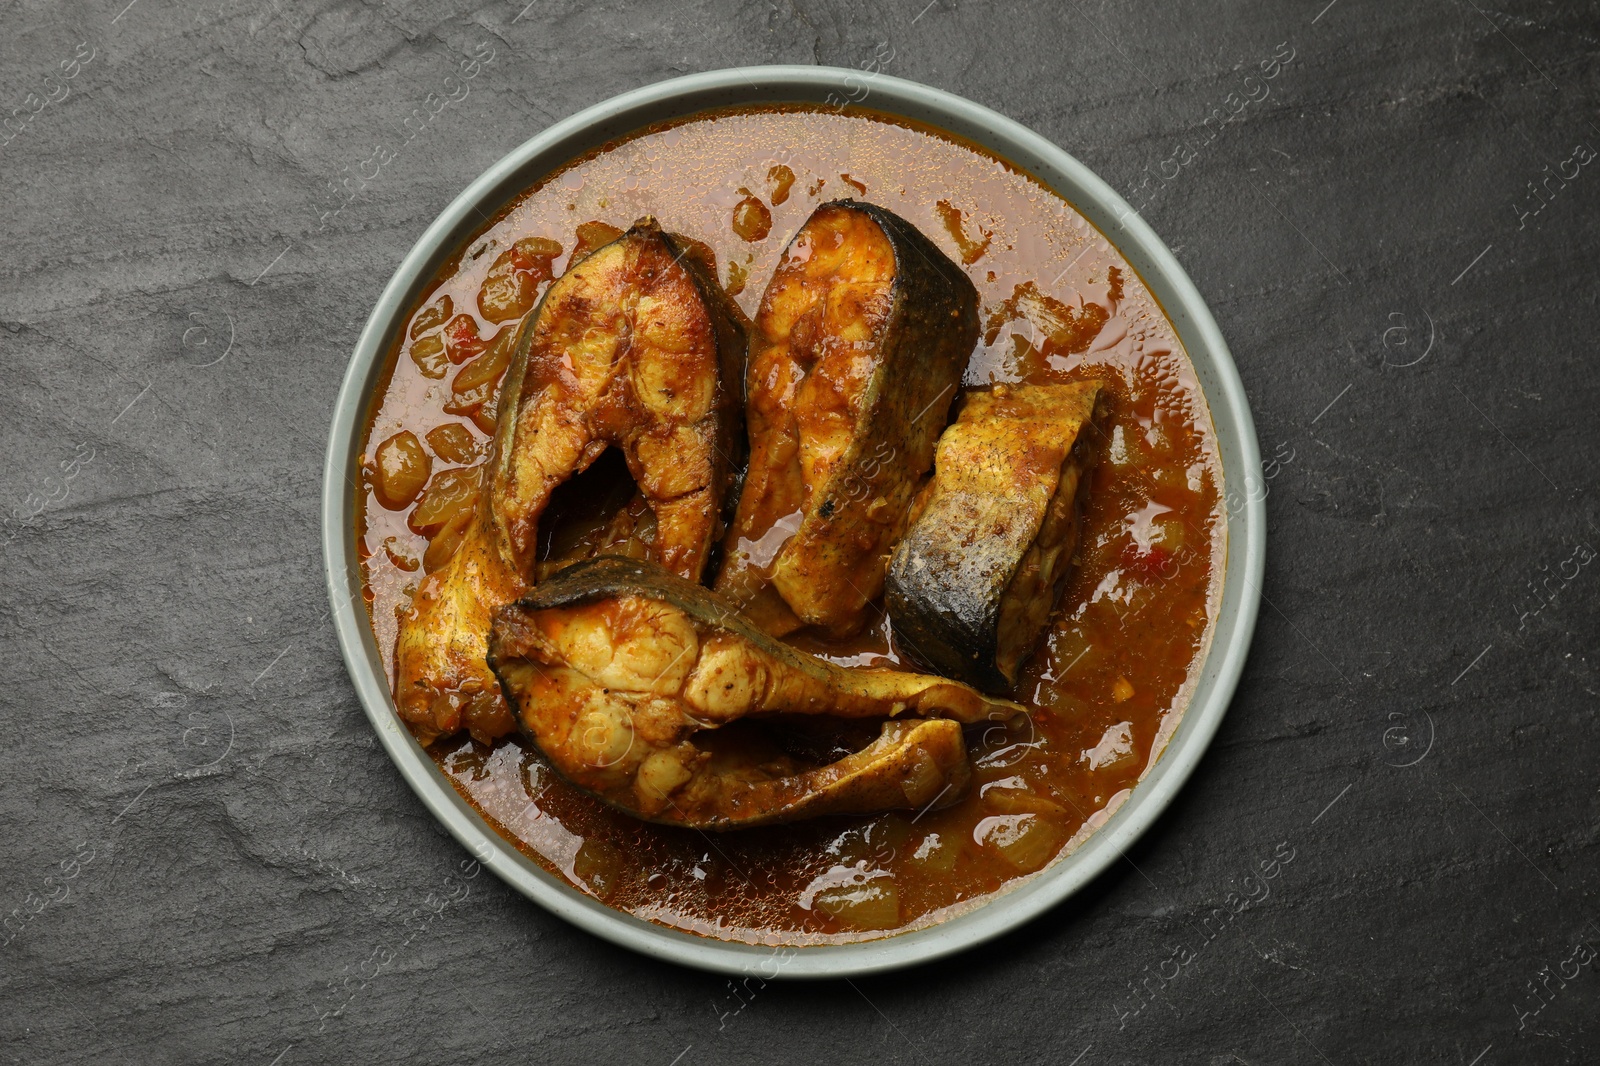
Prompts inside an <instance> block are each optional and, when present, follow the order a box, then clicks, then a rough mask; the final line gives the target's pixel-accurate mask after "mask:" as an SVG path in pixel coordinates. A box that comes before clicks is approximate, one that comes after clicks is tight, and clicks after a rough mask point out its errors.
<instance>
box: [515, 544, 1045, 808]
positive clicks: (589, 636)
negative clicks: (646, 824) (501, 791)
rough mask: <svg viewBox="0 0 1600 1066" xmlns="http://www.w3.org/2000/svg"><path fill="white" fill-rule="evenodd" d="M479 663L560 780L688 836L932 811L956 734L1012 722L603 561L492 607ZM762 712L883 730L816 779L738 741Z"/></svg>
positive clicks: (947, 790)
mask: <svg viewBox="0 0 1600 1066" xmlns="http://www.w3.org/2000/svg"><path fill="white" fill-rule="evenodd" d="M489 663H490V665H491V666H492V667H493V669H494V671H495V674H496V676H498V677H499V679H500V683H501V685H502V686H503V687H504V689H505V694H506V698H507V699H508V700H509V701H510V702H511V704H512V705H513V707H514V708H515V709H516V713H517V716H518V720H519V721H520V723H521V725H522V727H523V730H524V732H526V733H527V734H528V736H529V737H530V738H531V739H532V740H533V742H534V743H535V744H537V745H538V747H539V749H540V750H541V751H543V752H544V754H545V755H546V756H547V757H548V758H549V759H550V761H551V763H552V764H553V765H554V766H555V768H556V769H557V770H559V771H560V772H561V773H562V774H563V775H564V776H565V777H567V778H568V779H569V780H571V781H572V782H573V783H574V784H576V785H578V786H579V787H581V788H584V789H587V790H588V791H590V792H592V793H594V794H595V795H597V796H598V797H600V798H601V799H602V800H604V801H605V802H607V803H609V804H611V805H612V806H615V807H618V808H620V809H622V810H624V811H627V812H629V813H630V814H633V815H636V816H637V817H640V818H644V819H647V820H649V821H654V822H661V823H664V824H669V825H680V826H689V827H693V828H697V829H734V828H739V827H742V826H754V825H765V824H770V823H775V822H791V821H797V820H799V819H803V818H812V817H816V816H818V815H823V814H864V813H871V812H875V811H883V810H892V809H897V808H919V807H925V806H928V805H930V804H934V803H939V804H941V805H948V804H949V803H953V802H955V801H956V800H958V799H959V798H960V797H961V795H962V793H963V791H964V790H965V788H966V786H967V784H968V782H969V780H970V778H971V767H970V765H969V763H968V761H967V752H966V745H965V742H964V740H963V738H962V733H961V724H960V723H963V722H979V721H986V720H991V719H1000V720H1009V719H1011V718H1013V717H1014V716H1016V715H1018V714H1024V713H1026V712H1025V711H1024V710H1023V708H1022V707H1020V706H1018V705H1017V704H1015V703H1011V702H1009V701H1007V700H998V699H993V698H990V697H987V696H984V695H983V694H981V693H979V692H977V691H975V690H974V689H972V688H969V687H968V686H966V685H963V684H961V683H959V682H955V681H950V680H947V679H945V678H942V677H933V676H928V675H923V674H914V673H908V672H905V671H901V670H891V669H877V668H874V669H846V668H844V667H840V666H835V665H834V664H832V663H830V662H827V661H826V660H823V659H818V658H815V657H813V656H810V655H807V654H805V653H804V652H800V651H797V650H795V649H794V648H791V647H789V646H787V645H785V644H782V643H779V642H778V641H777V640H775V639H774V638H772V637H770V636H769V635H767V634H766V633H764V632H763V631H762V630H760V629H759V628H757V627H756V626H754V625H752V624H751V623H750V622H749V621H748V620H747V619H745V618H744V617H742V616H741V615H740V614H739V613H738V612H737V611H736V610H735V609H734V607H733V606H732V605H731V604H730V603H728V601H726V600H725V599H723V598H722V597H720V596H718V595H716V594H715V593H713V592H711V591H709V590H708V589H705V588H703V587H702V586H699V585H695V584H692V583H690V582H688V581H685V580H683V579H682V578H680V577H677V576H676V575H674V574H671V573H669V572H668V571H666V570H664V569H662V568H661V567H660V566H658V565H656V564H654V563H650V562H647V561H640V560H634V559H623V558H619V557H611V556H607V557H602V558H599V559H594V560H590V561H586V562H581V563H576V564H574V565H573V566H571V567H568V568H567V569H566V570H563V571H562V572H561V573H559V574H557V575H555V576H554V577H552V578H551V579H550V580H549V581H547V582H546V583H544V584H543V585H540V586H539V587H538V588H536V589H534V590H533V591H532V592H530V593H528V594H527V595H525V596H524V597H522V599H520V600H519V601H518V602H516V603H514V604H510V605H507V606H505V607H502V608H500V609H499V610H498V611H497V612H496V613H495V622H494V629H493V632H492V634H491V636H490V639H489ZM777 714H789V715H828V716H834V717H836V718H856V719H862V718H866V719H879V718H882V719H886V721H885V722H884V723H883V726H882V730H881V732H880V734H879V735H878V737H877V739H876V740H874V741H873V742H872V743H870V744H868V745H867V746H866V747H865V748H863V749H861V750H860V751H856V752H854V753H852V754H850V755H847V756H845V757H844V758H841V759H839V760H838V761H836V762H833V763H829V764H827V765H823V766H816V765H811V764H806V763H803V762H800V761H799V760H797V759H795V758H794V757H792V756H790V755H788V754H786V753H784V752H782V751H780V750H778V749H777V748H776V747H775V746H774V745H772V744H770V743H762V742H761V740H760V739H759V738H757V737H753V736H752V735H751V733H750V731H747V730H741V729H740V727H741V726H747V725H749V724H750V723H749V722H745V721H741V720H744V719H751V718H759V717H761V716H769V715H777Z"/></svg>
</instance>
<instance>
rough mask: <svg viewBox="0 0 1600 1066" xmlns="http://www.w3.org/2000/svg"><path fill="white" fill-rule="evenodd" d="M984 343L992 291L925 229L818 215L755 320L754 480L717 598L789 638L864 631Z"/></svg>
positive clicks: (750, 478)
mask: <svg viewBox="0 0 1600 1066" xmlns="http://www.w3.org/2000/svg"><path fill="white" fill-rule="evenodd" d="M977 336H978V294H977V291H976V290H975V289H974V288H973V286H972V283H971V282H970V281H969V280H968V279H967V277H966V275H965V274H963V273H962V272H961V270H960V268H958V267H957V266H956V265H955V264H954V263H952V262H951V261H950V260H949V259H948V258H946V257H945V255H944V254H943V253H942V252H940V251H939V249H938V248H936V247H935V246H934V245H933V244H932V242H930V241H929V240H928V239H927V238H926V237H924V236H923V235H922V234H921V233H919V232H918V231H917V230H916V228H915V227H913V226H912V225H911V224H910V223H908V222H906V221H905V220H904V219H901V218H900V217H898V216H897V215H894V214H892V213H891V212H889V211H885V210H884V209H883V208H881V207H875V206H873V205H871V204H864V203H856V202H854V201H850V200H838V201H834V202H832V203H826V204H823V205H822V206H820V207H818V208H817V209H816V211H815V212H813V213H812V215H811V217H810V218H809V219H808V220H807V221H806V223H805V225H804V226H802V227H801V228H800V231H799V232H798V233H797V234H795V236H794V239H793V240H791V241H790V242H789V245H788V247H786V248H785V249H784V252H783V257H782V259H781V260H780V262H779V264H778V268H777V271H776V272H775V273H774V275H773V277H772V282H771V284H769V285H768V286H767V291H766V293H765V294H764V295H763V296H762V300H761V307H760V310H759V312H758V313H757V315H756V320H755V327H754V332H753V335H752V338H751V355H750V367H749V370H748V372H747V375H746V381H745V393H746V412H745V416H746V421H747V424H748V427H749V432H750V466H749V470H748V472H747V474H746V476H745V482H744V487H743V490H742V491H741V494H740V498H739V507H738V511H737V513H736V514H735V516H734V521H733V525H732V526H731V528H730V529H729V531H728V535H727V538H726V541H725V549H726V559H727V561H726V563H725V565H724V567H723V571H722V573H721V574H720V575H719V577H718V579H717V584H716V587H717V590H718V591H719V592H722V593H724V594H725V595H727V596H728V597H730V598H731V599H733V600H734V602H736V603H738V604H740V605H741V607H742V608H743V609H744V610H745V611H746V612H747V613H748V614H749V615H750V617H751V618H752V619H753V620H754V621H756V623H757V624H759V625H761V626H762V627H763V628H764V629H766V630H767V631H768V632H770V633H772V634H774V635H778V636H782V635H784V634H785V633H788V632H792V631H793V630H795V629H797V628H799V627H800V626H802V625H813V626H817V627H820V628H821V629H822V630H824V631H825V632H827V633H829V634H830V635H834V636H842V635H847V634H849V633H850V632H852V631H854V630H856V629H858V628H859V627H860V625H861V624H862V622H863V621H864V620H865V616H866V608H867V605H868V604H869V603H870V602H871V601H873V600H874V599H876V598H877V597H878V595H879V594H880V593H881V592H882V590H883V579H884V570H885V567H886V566H887V563H888V553H889V546H890V545H891V544H892V543H893V542H894V540H895V539H896V538H897V537H898V536H899V534H900V532H901V529H902V527H903V525H904V521H905V517H906V511H907V507H908V505H909V504H910V502H911V499H912V497H913V496H914V495H915V493H916V490H917V486H918V483H919V482H920V481H921V480H922V478H923V476H924V475H925V474H926V473H927V472H928V469H929V467H930V466H931V465H932V463H933V446H934V442H935V441H936V440H937V439H938V436H939V432H940V430H942V429H943V428H944V425H945V421H946V417H947V414H948V411H949V406H950V402H951V401H952V400H953V399H954V397H955V393H956V388H957V386H958V384H959V383H960V380H961V374H962V372H963V370H964V369H965V367H966V363H967V359H968V357H969V356H970V355H971V353H972V348H973V345H974V343H975V342H976V340H977Z"/></svg>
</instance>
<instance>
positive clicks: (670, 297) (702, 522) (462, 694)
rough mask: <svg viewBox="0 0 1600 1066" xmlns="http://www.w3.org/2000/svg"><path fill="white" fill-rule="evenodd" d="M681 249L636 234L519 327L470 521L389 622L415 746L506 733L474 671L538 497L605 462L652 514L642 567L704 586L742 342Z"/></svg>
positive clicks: (519, 563) (509, 594) (733, 447)
mask: <svg viewBox="0 0 1600 1066" xmlns="http://www.w3.org/2000/svg"><path fill="white" fill-rule="evenodd" d="M694 245H698V242H693V244H691V243H690V242H687V241H685V239H684V238H680V237H675V236H673V235H670V234H667V233H664V232H662V230H661V229H660V227H659V226H657V225H656V223H655V221H654V220H652V219H646V220H643V221H641V222H639V223H637V224H636V225H635V226H634V227H633V228H632V229H630V230H628V231H627V232H626V233H625V234H623V235H622V236H621V237H619V238H617V239H616V240H614V241H612V242H610V243H608V244H605V245H603V246H601V247H600V248H597V249H596V250H594V251H593V252H592V253H590V254H589V255H588V256H587V257H586V258H584V259H583V260H582V261H581V262H579V263H578V264H577V265H576V266H573V267H571V268H569V269H568V271H567V272H566V274H564V275H563V276H562V277H561V278H560V279H558V280H557V281H555V282H554V283H553V284H552V285H551V286H550V288H549V289H547V290H546V292H545V294H544V297H543V299H541V300H540V302H539V305H538V307H536V308H535V309H534V311H533V313H532V314H531V315H530V316H529V317H528V319H527V320H526V321H525V322H524V323H523V325H522V328H521V332H520V333H519V334H518V337H517V347H516V352H515V354H514V355H513V357H512V361H511V364H510V366H509V367H508V368H507V371H506V375H505V378H504V380H503V381H502V383H501V386H500V394H499V398H498V401H497V407H496V418H497V429H496V434H495V440H494V446H493V449H492V452H491V454H490V458H489V460H488V466H487V476H486V477H484V478H483V479H482V486H483V487H482V489H481V490H480V491H481V496H480V499H479V503H478V509H477V512H476V514H475V515H474V518H473V520H472V522H471V524H470V527H469V528H468V530H467V531H466V533H465V535H464V537H463V539H462V543H461V545H460V547H459V548H458V549H457V550H456V553H455V554H454V555H453V556H452V557H451V558H450V560H449V562H448V563H446V564H445V565H444V566H442V567H440V568H439V569H438V570H436V571H435V572H433V573H432V574H429V575H428V577H427V578H426V579H424V581H423V582H422V585H421V587H420V588H419V589H418V590H417V593H416V596H415V597H414V599H413V601H412V604H411V607H410V609H409V610H408V611H407V612H406V613H405V614H404V615H403V616H402V618H401V620H400V627H399V634H398V637H397V639H396V642H395V677H396V680H395V695H396V703H397V705H398V707H399V709H400V716H401V717H402V718H403V719H404V720H405V721H406V722H407V723H408V724H409V725H410V726H411V728H412V730H413V732H414V733H415V734H416V736H417V738H418V740H420V741H421V742H422V743H424V744H427V743H430V742H432V741H433V740H434V739H436V738H438V737H440V736H443V735H446V734H449V733H453V732H455V731H456V730H458V729H461V728H468V729H470V730H471V731H472V732H473V734H474V735H475V736H478V737H479V738H480V739H490V738H493V737H496V736H503V735H505V734H506V733H508V732H510V731H512V730H513V729H515V721H514V719H513V717H512V715H511V712H510V709H509V708H508V707H507V706H506V704H505V702H504V700H503V698H502V696H501V694H500V686H499V685H498V684H497V683H496V681H495V678H494V675H493V674H492V673H491V672H490V671H489V667H488V665H487V663H486V662H485V661H484V656H485V654H486V652H487V650H488V637H489V626H490V623H491V621H492V618H491V615H492V612H493V610H494V609H495V608H496V607H498V606H500V605H502V604H505V603H509V602H511V601H512V600H514V599H516V598H517V597H518V596H520V595H521V594H522V593H523V592H525V591H526V590H527V589H528V588H529V587H530V586H531V585H532V584H533V581H534V575H535V566H536V558H535V556H536V555H537V545H538V532H539V518H540V515H541V514H542V513H543V511H544V508H545V506H546V504H548V502H549V500H550V495H551V493H552V492H553V491H554V489H555V488H556V486H558V485H560V484H561V483H562V482H564V481H566V480H567V479H569V478H571V477H574V476H576V475H577V474H579V473H581V472H582V471H584V470H585V469H587V468H588V466H589V465H590V464H591V463H593V462H594V461H595V460H596V459H597V458H598V457H599V456H600V455H601V453H602V452H604V451H605V450H606V449H607V448H608V447H613V446H614V447H616V448H618V449H619V450H620V451H621V452H622V454H623V456H624V457H625V459H626V461H627V465H628V470H629V473H630V474H631V475H632V476H633V479H634V482H635V483H636V485H637V487H638V493H639V496H641V497H642V498H643V502H644V504H646V505H647V506H648V509H649V511H650V513H651V516H652V519H653V521H652V522H651V523H650V525H651V527H652V529H651V539H650V541H649V543H648V545H647V546H645V547H644V549H643V550H644V552H645V553H646V554H648V555H649V556H650V557H651V558H653V559H655V560H657V561H659V562H660V563H662V564H663V565H664V566H666V567H667V568H668V569H669V570H671V571H673V572H674V573H677V574H680V575H682V576H684V577H686V578H689V579H691V580H699V579H700V578H701V576H702V574H703V573H704V571H705V569H706V565H707V561H708V558H709V556H710V554H711V550H712V548H713V545H714V544H715V543H716V541H717V538H718V537H719V536H720V534H721V531H722V527H723V524H724V518H725V517H726V516H725V514H724V503H725V501H726V496H727V492H728V487H729V482H730V480H731V477H732V473H733V465H734V460H735V458H736V455H737V452H738V450H739V449H740V448H741V447H742V445H741V444H740V438H741V434H740V432H739V422H740V417H741V413H740V405H739V385H738V383H739V381H740V379H741V375H742V373H743V368H744V354H745V335H744V327H743V325H742V317H741V315H740V313H739V311H738V308H737V307H735V306H734V304H733V302H732V300H730V299H729V298H728V297H727V295H726V294H725V293H723V291H722V290H721V288H720V287H718V285H717V284H716V280H715V271H714V268H711V267H709V265H708V264H707V263H706V262H705V256H704V254H703V253H701V252H699V251H696V250H695V249H694ZM699 247H700V248H703V247H704V246H699ZM638 517H639V516H638V515H632V516H631V518H632V519H637V518H638Z"/></svg>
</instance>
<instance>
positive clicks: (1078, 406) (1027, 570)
mask: <svg viewBox="0 0 1600 1066" xmlns="http://www.w3.org/2000/svg"><path fill="white" fill-rule="evenodd" d="M1101 397H1102V388H1101V384H1100V382H1098V381H1081V382H1074V383H1072V384H1069V385H1015V386H1008V385H995V386H993V387H992V388H989V389H974V390H972V391H970V392H968V394H967V396H966V400H965V402H964V404H963V406H962V408H961V412H960V414H959V415H958V416H957V417H956V421H955V422H954V423H953V424H952V425H951V426H950V428H949V429H947V430H945V431H944V434H943V435H942V436H941V437H940V438H939V446H938V451H937V453H936V457H935V460H934V475H933V480H932V482H931V483H930V484H929V486H928V489H927V490H926V497H925V501H924V503H923V506H922V510H921V513H920V515H919V516H918V517H917V518H916V519H915V520H914V521H913V522H912V524H911V526H910V528H909V529H908V530H907V531H906V535H905V537H904V538H902V539H901V541H900V542H899V543H898V544H897V545H896V546H895V549H894V555H893V557H892V559H891V560H890V564H889V576H888V582H887V588H886V590H885V596H884V600H885V602H886V603H887V605H888V608H889V617H890V620H891V622H892V624H893V626H894V633H895V639H896V640H897V641H899V642H900V643H901V644H902V645H903V646H905V647H906V648H907V650H909V651H910V652H911V653H912V654H913V655H914V656H915V657H916V658H918V659H919V660H921V661H922V662H923V663H925V664H926V665H928V666H930V667H932V668H934V669H936V670H938V671H939V672H941V673H943V674H946V675H948V676H950V677H957V678H960V679H962V680H963V681H966V682H967V683H969V684H972V685H975V686H977V687H979V688H982V689H984V690H986V691H991V692H993V691H1006V690H1009V689H1010V688H1011V687H1012V686H1013V685H1015V684H1016V681H1017V674H1018V671H1019V670H1020V669H1021V666H1022V664H1023V662H1025V661H1026V660H1027V658H1028V656H1029V655H1032V654H1033V651H1034V649H1035V648H1037V647H1038V644H1039V640H1040V638H1041V637H1042V636H1043V635H1044V632H1045V629H1046V628H1047V627H1048V625H1049V623H1050V616H1051V614H1052V613H1053V612H1054V611H1055V608H1056V603H1057V601H1058V600H1059V599H1060V596H1061V589H1062V587H1063V586H1064V585H1065V583H1066V579H1067V575H1068V574H1069V573H1070V572H1071V567H1072V556H1073V553H1074V552H1075V551H1076V549H1077V544H1078V528H1079V519H1080V515H1081V513H1082V509H1083V503H1084V498H1085V492H1084V487H1085V486H1086V485H1087V483H1088V475H1089V472H1090V470H1091V469H1092V468H1093V465H1094V463H1095V461H1096V459H1097V457H1098V456H1099V452H1100V448H1099V441H1100V440H1101V438H1102V437H1103V434H1102V433H1101V432H1100V430H1099V428H1098V426H1097V425H1096V421H1095V420H1096V418H1097V417H1100V415H1101V414H1103V411H1102V409H1101V407H1100V406H1099V404H1100V400H1101Z"/></svg>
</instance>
